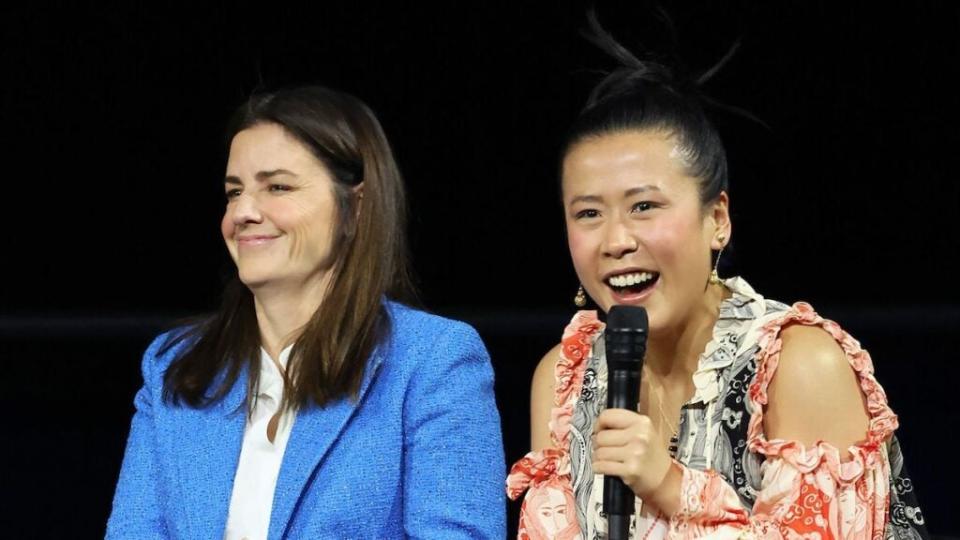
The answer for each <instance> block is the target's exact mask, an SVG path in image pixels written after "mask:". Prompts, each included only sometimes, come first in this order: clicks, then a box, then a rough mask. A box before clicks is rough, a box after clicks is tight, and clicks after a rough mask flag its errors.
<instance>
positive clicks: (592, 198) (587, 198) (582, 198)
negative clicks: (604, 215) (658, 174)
mask: <svg viewBox="0 0 960 540" xmlns="http://www.w3.org/2000/svg"><path fill="white" fill-rule="evenodd" d="M646 191H660V188H659V187H657V186H654V185H650V184H646V185H642V186H637V187H632V188H630V189H628V190H626V191H624V192H623V196H624V198H626V197H633V196H634V195H636V194H638V193H643V192H646ZM601 201H603V197H601V196H599V195H577V196H576V197H574V198H573V199H570V204H576V203H578V202H591V203H597V202H601Z"/></svg>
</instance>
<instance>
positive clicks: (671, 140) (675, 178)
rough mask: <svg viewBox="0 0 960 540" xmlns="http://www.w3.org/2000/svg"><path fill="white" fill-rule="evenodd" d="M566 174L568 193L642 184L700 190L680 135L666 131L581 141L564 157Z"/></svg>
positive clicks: (637, 132) (602, 190)
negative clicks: (688, 162)
mask: <svg viewBox="0 0 960 540" xmlns="http://www.w3.org/2000/svg"><path fill="white" fill-rule="evenodd" d="M562 174H563V177H562V183H563V192H564V196H565V197H566V196H568V195H577V194H583V193H581V192H591V193H601V192H606V191H625V190H627V189H630V188H631V187H636V186H639V185H649V186H654V187H656V188H658V189H659V190H661V191H667V192H680V191H689V190H691V189H692V190H696V179H694V178H693V177H691V176H689V174H688V173H687V165H686V163H685V161H684V153H683V152H682V150H681V148H680V146H679V144H678V142H677V140H676V138H675V137H673V136H672V135H671V134H669V133H666V132H662V131H624V132H617V133H611V134H605V135H600V136H597V137H590V138H588V139H585V140H583V141H580V142H578V143H577V144H575V145H574V146H573V147H571V148H570V150H569V151H568V152H567V155H566V156H565V157H564V159H563V172H562Z"/></svg>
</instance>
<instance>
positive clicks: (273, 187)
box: [267, 184, 291, 193]
mask: <svg viewBox="0 0 960 540" xmlns="http://www.w3.org/2000/svg"><path fill="white" fill-rule="evenodd" d="M267 189H269V190H270V191H271V192H274V193H283V192H286V191H290V189H291V188H290V186H287V185H284V184H270V187H269V188H267Z"/></svg>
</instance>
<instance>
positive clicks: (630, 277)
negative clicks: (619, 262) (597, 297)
mask: <svg viewBox="0 0 960 540" xmlns="http://www.w3.org/2000/svg"><path fill="white" fill-rule="evenodd" d="M651 279H653V274H651V273H650V272H633V273H632V274H620V275H618V276H612V277H610V278H608V279H607V282H608V283H609V284H610V285H612V286H614V287H628V286H630V285H636V284H638V283H644V282H646V281H650V280H651Z"/></svg>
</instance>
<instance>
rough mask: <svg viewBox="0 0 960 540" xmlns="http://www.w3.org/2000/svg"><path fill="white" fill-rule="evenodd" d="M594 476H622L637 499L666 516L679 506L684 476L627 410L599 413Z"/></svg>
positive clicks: (645, 423) (643, 419)
mask: <svg viewBox="0 0 960 540" xmlns="http://www.w3.org/2000/svg"><path fill="white" fill-rule="evenodd" d="M593 472H594V473H595V474H606V475H614V476H619V477H620V478H621V479H622V480H623V482H624V483H625V484H626V485H628V486H630V489H631V490H633V492H634V493H635V494H636V495H637V496H638V497H640V498H641V499H643V500H644V501H646V502H650V503H653V504H654V505H655V506H657V507H658V508H660V510H662V511H664V512H666V513H667V514H672V511H671V510H673V508H674V507H675V506H676V505H677V504H679V498H680V481H681V480H682V476H683V473H682V471H681V470H679V467H674V465H673V460H672V459H671V458H670V455H669V454H668V453H667V449H666V448H664V447H663V444H662V440H661V437H660V433H659V432H658V431H657V430H656V428H654V427H653V423H652V422H651V421H650V418H649V417H647V416H644V415H642V414H639V413H636V412H633V411H628V410H626V409H607V410H605V411H603V412H602V413H600V416H599V417H597V422H596V424H595V425H594V436H593Z"/></svg>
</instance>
